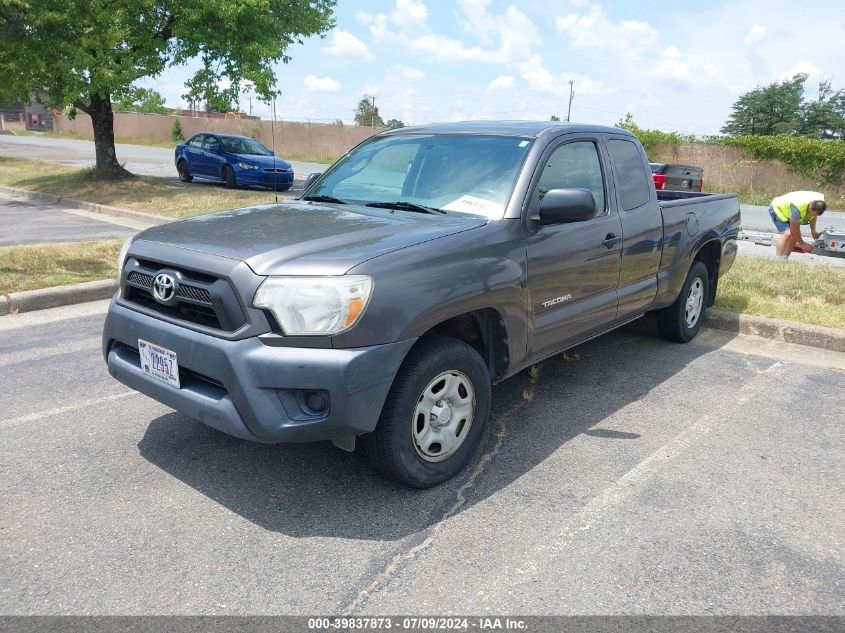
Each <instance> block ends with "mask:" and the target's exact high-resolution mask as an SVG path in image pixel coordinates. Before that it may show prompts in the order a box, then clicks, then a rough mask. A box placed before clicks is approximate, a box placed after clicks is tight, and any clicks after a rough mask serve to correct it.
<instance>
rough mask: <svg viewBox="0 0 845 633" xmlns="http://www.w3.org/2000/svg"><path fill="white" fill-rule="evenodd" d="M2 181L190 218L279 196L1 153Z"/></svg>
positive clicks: (124, 206) (135, 208)
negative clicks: (106, 173)
mask: <svg viewBox="0 0 845 633" xmlns="http://www.w3.org/2000/svg"><path fill="white" fill-rule="evenodd" d="M174 173H175V169H174ZM0 185H6V186H9V187H18V188H20V189H30V190H32V191H44V192H48V193H54V194H57V195H60V196H65V197H68V198H74V199H76V200H85V201H87V202H96V203H99V204H107V205H110V206H115V207H123V208H126V209H133V210H135V211H145V212H147V213H154V214H156V215H161V216H165V217H169V218H185V217H189V216H192V215H198V214H200V213H208V212H209V211H220V210H223V209H236V208H239V207H247V206H250V205H253V204H263V203H266V202H273V201H274V200H275V197H274V194H273V192H272V191H261V190H245V189H234V190H233V189H226V188H224V187H222V186H220V185H216V184H213V183H201V182H194V183H191V184H185V183H181V182H179V181H177V180H168V179H165V178H153V177H149V176H133V177H131V178H127V179H122V180H109V181H103V180H95V179H94V178H92V177H91V170H88V169H79V168H77V167H70V166H67V165H61V164H59V163H54V162H50V161H38V160H26V159H21V158H2V157H0ZM291 197H292V196H291V194H290V193H289V192H285V193H280V194H279V198H280V199H281V198H291Z"/></svg>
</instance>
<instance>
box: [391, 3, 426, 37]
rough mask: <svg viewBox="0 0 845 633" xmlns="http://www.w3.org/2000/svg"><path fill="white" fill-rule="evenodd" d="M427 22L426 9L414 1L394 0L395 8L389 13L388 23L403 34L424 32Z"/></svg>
mask: <svg viewBox="0 0 845 633" xmlns="http://www.w3.org/2000/svg"><path fill="white" fill-rule="evenodd" d="M427 20H428V9H426V7H425V5H424V4H423V3H422V2H415V1H414V0H396V7H395V8H394V10H393V11H392V12H391V13H390V21H391V22H392V23H393V24H395V25H396V26H398V27H399V29H400V30H401V31H403V32H405V33H413V32H416V31H421V30H424V29H425V28H426V21H427Z"/></svg>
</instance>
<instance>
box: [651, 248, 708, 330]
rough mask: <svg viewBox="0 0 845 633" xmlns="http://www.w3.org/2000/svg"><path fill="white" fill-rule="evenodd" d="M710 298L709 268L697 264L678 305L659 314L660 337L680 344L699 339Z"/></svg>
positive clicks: (676, 302)
mask: <svg viewBox="0 0 845 633" xmlns="http://www.w3.org/2000/svg"><path fill="white" fill-rule="evenodd" d="M709 296H710V274H709V272H708V271H707V266H705V265H704V263H703V262H695V263H694V264H693V266H692V268H690V271H689V273H688V274H687V279H686V281H685V282H684V287H683V288H682V289H681V294H679V295H678V298H677V299H676V300H675V303H673V304H672V305H670V306H669V307H668V308H663V309H662V310H658V312H657V325H658V328H659V330H660V335H661V336H663V338H666V339H669V340H670V341H676V342H678V343H687V342H689V341H691V340H692V339H693V338H695V335H696V334H698V331H699V330H700V329H701V324H702V322H703V321H704V311H705V310H706V307H707V298H708V297H709Z"/></svg>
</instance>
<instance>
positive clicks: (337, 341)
mask: <svg viewBox="0 0 845 633" xmlns="http://www.w3.org/2000/svg"><path fill="white" fill-rule="evenodd" d="M525 266H526V260H525V241H524V238H523V234H522V230H521V225H520V223H519V222H517V221H513V220H499V221H496V222H490V223H488V224H486V225H484V226H482V227H479V228H478V229H475V230H470V231H464V232H462V233H459V234H454V235H449V236H446V237H442V238H438V239H435V240H430V241H428V242H424V243H422V244H417V245H414V246H411V247H408V248H405V249H401V250H399V251H394V252H391V253H387V254H385V255H382V256H380V257H377V258H374V259H372V260H369V261H367V262H364V263H363V264H360V265H358V266H356V267H355V268H353V269H352V270H350V271H349V274H356V273H358V274H361V273H363V274H368V275H371V276H372V277H373V279H374V290H373V296H372V299H371V300H370V305H369V306H368V307H367V310H366V312H365V314H364V317H363V318H362V319H361V321H360V322H359V323H358V324H357V325H356V326H355V327H354V328H353V329H352V330H350V331H349V332H347V333H344V334H341V335H339V336H336V337H335V338H334V341H333V344H334V346H335V347H358V346H364V345H371V344H377V343H375V342H376V341H381V342H384V343H387V342H393V341H401V340H407V339H412V338H417V337H419V336H422V335H423V334H425V333H426V332H428V331H429V330H431V329H432V328H433V327H435V326H436V325H438V324H440V323H443V322H444V321H447V320H448V319H451V318H453V317H456V316H459V315H462V314H466V313H468V312H473V311H476V310H483V309H487V308H491V309H494V310H496V311H497V312H498V313H499V315H501V317H502V319H503V321H504V324H505V327H506V329H507V338H508V356H509V358H510V360H511V364H513V363H514V362H516V363H518V362H520V361H521V360H522V359H523V358H524V356H525V352H526V349H527V340H528V330H529V327H530V323H531V302H530V300H529V297H528V292H527V287H526V283H525V282H526V268H525ZM368 341H369V342H368Z"/></svg>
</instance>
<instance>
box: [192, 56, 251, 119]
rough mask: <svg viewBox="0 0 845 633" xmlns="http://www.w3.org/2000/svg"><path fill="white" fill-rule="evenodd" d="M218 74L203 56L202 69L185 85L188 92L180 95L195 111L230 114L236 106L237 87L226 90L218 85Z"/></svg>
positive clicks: (231, 86)
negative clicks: (194, 107) (194, 105)
mask: <svg viewBox="0 0 845 633" xmlns="http://www.w3.org/2000/svg"><path fill="white" fill-rule="evenodd" d="M219 78H220V76H219V73H218V72H216V71H215V70H214V69H213V68H212V66H211V61H210V60H209V59H208V58H207V57H206V56H205V55H203V67H202V68H201V69H200V70H198V71H197V72H196V74H195V75H194V76H193V77H191V79H190V80H188V81H187V82H186V83H185V87H186V88H187V89H188V91H187V92H186V93H185V94H183V95H182V98H183V99H185V100H186V101H187V102H188V103H192V104H196V106H197V109H202V110H205V111H206V112H224V113H225V112H232V111H234V110H236V109H237V108H238V107H239V106H238V97H239V96H240V95H239V90H238V87H236V86H233V85H230V86H229V87H228V88H226V89H222V88H220V86H219V85H218V81H219Z"/></svg>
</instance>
